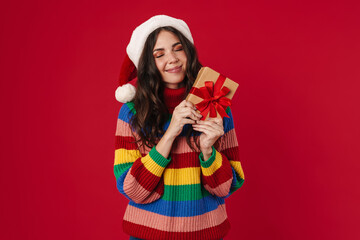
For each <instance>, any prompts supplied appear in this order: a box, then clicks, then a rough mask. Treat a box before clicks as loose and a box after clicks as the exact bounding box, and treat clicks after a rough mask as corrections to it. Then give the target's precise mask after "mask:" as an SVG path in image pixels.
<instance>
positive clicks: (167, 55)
mask: <svg viewBox="0 0 360 240" xmlns="http://www.w3.org/2000/svg"><path fill="white" fill-rule="evenodd" d="M153 56H154V59H155V64H156V67H157V69H158V70H159V72H160V74H161V77H162V80H163V81H164V83H165V86H166V87H168V88H172V89H177V88H179V87H181V83H182V81H183V80H184V78H185V74H186V73H185V70H186V61H187V58H186V54H185V51H184V49H183V47H182V44H181V43H180V40H179V38H178V37H177V36H176V35H175V34H173V33H172V32H168V31H164V30H163V31H161V32H160V33H159V35H158V37H157V40H156V43H155V46H154V49H153Z"/></svg>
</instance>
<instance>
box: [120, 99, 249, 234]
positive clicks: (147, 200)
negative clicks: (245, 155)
mask: <svg viewBox="0 0 360 240" xmlns="http://www.w3.org/2000/svg"><path fill="white" fill-rule="evenodd" d="M176 94H177V93H175V95H176ZM170 95H171V96H170V97H169V98H168V99H167V100H168V102H169V99H171V101H170V102H171V103H173V104H168V108H169V109H170V108H172V109H173V106H176V105H177V104H178V103H179V102H180V101H181V100H182V97H180V96H176V97H175V100H174V99H172V98H173V97H174V96H172V95H173V94H170ZM165 97H166V96H165ZM171 105H172V106H171ZM172 109H171V110H172ZM226 112H227V114H228V115H229V116H230V118H224V131H225V134H224V135H223V136H222V137H221V138H220V139H219V140H218V141H217V144H215V146H214V147H213V152H212V156H211V157H210V158H209V159H208V160H207V161H204V160H203V156H202V153H200V152H194V151H192V150H191V148H190V147H189V146H188V144H187V143H186V136H185V133H186V129H187V127H188V126H186V125H185V127H184V129H183V131H182V133H181V134H180V135H179V136H178V137H177V138H176V139H175V141H174V143H173V145H172V148H171V152H170V155H169V157H168V158H165V157H163V156H162V155H161V154H160V153H159V152H157V151H156V149H155V147H153V148H152V149H143V148H139V147H138V145H137V144H136V143H134V141H135V138H134V136H135V137H137V135H136V134H135V133H134V132H132V131H131V127H130V125H129V120H130V118H131V117H132V115H133V114H134V113H136V112H135V109H134V104H133V103H127V104H124V105H123V106H122V107H121V109H120V113H119V116H118V120H117V129H116V144H115V145H116V150H115V163H114V174H115V177H116V183H117V188H118V190H119V191H120V192H121V193H122V194H123V195H124V196H125V197H127V198H128V199H129V200H130V202H129V204H128V206H127V208H126V211H125V215H124V219H123V230H124V231H125V232H126V233H128V234H129V235H131V236H135V237H138V238H141V239H156V240H161V239H178V240H180V239H194V240H201V239H204V240H205V239H206V240H209V239H220V238H223V237H224V236H225V235H226V234H227V232H228V231H229V229H230V223H229V221H228V219H227V213H226V209H225V198H227V197H229V196H230V195H231V194H232V193H233V192H234V191H235V190H237V189H238V188H240V187H241V186H242V184H243V183H244V173H243V170H242V167H241V164H240V161H239V150H238V142H237V138H236V134H235V129H234V124H233V119H232V114H231V111H230V108H228V109H227V111H226ZM170 119H171V118H169V121H168V122H167V123H166V124H165V127H164V128H165V130H166V129H167V127H168V126H169V123H170ZM191 138H193V137H191Z"/></svg>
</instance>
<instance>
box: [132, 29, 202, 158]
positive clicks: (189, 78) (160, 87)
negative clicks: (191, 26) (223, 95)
mask: <svg viewBox="0 0 360 240" xmlns="http://www.w3.org/2000/svg"><path fill="white" fill-rule="evenodd" d="M161 31H169V32H171V33H173V34H175V35H176V36H177V37H178V38H179V40H180V43H181V44H182V46H183V49H184V52H185V54H186V57H187V62H186V74H185V78H184V80H183V84H184V85H185V88H186V93H189V91H190V89H191V87H192V85H193V83H194V81H195V79H196V76H197V74H198V72H199V70H200V68H201V64H200V62H199V59H198V56H197V52H196V49H195V47H194V45H193V44H192V43H191V42H190V41H189V40H188V39H187V38H186V37H185V36H184V35H183V34H182V33H181V32H180V31H178V30H177V29H176V28H173V27H170V26H166V27H160V28H158V29H156V30H154V31H153V32H152V33H151V34H150V35H149V36H148V38H147V40H146V42H145V45H144V49H143V52H142V54H141V57H140V60H139V65H138V70H137V75H138V80H137V86H136V89H137V90H136V94H135V99H134V108H135V110H136V113H135V114H134V115H133V117H132V118H131V121H130V124H131V126H132V128H133V129H134V131H135V132H136V133H137V135H138V136H139V138H140V139H137V140H136V142H140V143H141V146H143V147H144V146H147V147H149V148H151V147H153V146H154V145H156V144H157V142H158V141H159V139H160V137H161V136H162V135H163V134H164V133H165V131H164V125H165V123H166V121H167V120H168V119H169V114H170V113H169V111H168V109H167V107H166V105H165V102H164V95H163V92H164V89H165V84H164V82H163V81H162V77H161V74H160V72H159V70H158V69H157V67H156V64H155V59H154V56H153V49H154V46H155V43H156V40H157V37H158V35H159V33H160V32H161ZM193 131H194V130H193V129H192V126H191V125H190V127H189V128H188V129H187V131H186V141H187V144H188V145H189V147H190V148H191V149H192V150H194V151H195V148H194V146H193V145H192V143H191V142H190V136H191V135H192V132H193ZM195 145H196V146H197V148H198V149H199V145H198V143H197V141H195Z"/></svg>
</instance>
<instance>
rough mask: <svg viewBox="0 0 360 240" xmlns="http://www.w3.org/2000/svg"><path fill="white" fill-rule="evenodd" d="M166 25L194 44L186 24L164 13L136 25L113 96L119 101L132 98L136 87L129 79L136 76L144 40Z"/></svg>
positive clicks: (128, 100) (126, 100) (124, 101)
mask: <svg viewBox="0 0 360 240" xmlns="http://www.w3.org/2000/svg"><path fill="white" fill-rule="evenodd" d="M166 26H170V27H174V28H176V29H177V30H179V31H180V32H181V33H182V34H183V35H184V36H185V37H186V38H187V39H188V40H189V41H190V42H192V43H193V44H194V40H193V38H192V36H191V32H190V29H189V27H188V25H187V24H186V23H185V22H184V21H183V20H181V19H176V18H173V17H169V16H166V15H157V16H154V17H152V18H150V19H149V20H147V21H146V22H144V23H142V24H141V25H140V26H138V27H137V28H136V29H135V30H134V31H133V33H132V35H131V39H130V42H129V44H128V46H127V48H126V53H127V55H126V56H125V59H124V62H123V64H122V66H121V70H120V77H119V85H120V86H119V87H118V88H117V89H116V91H115V98H116V100H118V101H119V102H122V103H126V102H130V101H131V100H133V99H134V97H135V93H136V89H135V87H134V86H133V85H132V84H130V83H129V81H131V80H132V79H134V78H135V77H136V76H137V74H136V73H137V67H138V64H139V59H140V56H141V53H142V51H143V49H144V45H145V41H146V39H147V38H148V36H149V35H150V34H151V33H152V32H153V31H154V30H156V29H157V28H159V27H166Z"/></svg>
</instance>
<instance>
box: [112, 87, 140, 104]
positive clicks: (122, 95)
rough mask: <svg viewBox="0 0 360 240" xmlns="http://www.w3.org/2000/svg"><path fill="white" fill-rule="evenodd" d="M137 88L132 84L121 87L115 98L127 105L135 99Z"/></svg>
mask: <svg viewBox="0 0 360 240" xmlns="http://www.w3.org/2000/svg"><path fill="white" fill-rule="evenodd" d="M135 93H136V88H135V87H134V86H133V85H131V84H130V83H127V84H124V85H123V86H120V87H118V88H117V89H116V91H115V98H116V100H118V101H119V102H121V103H127V102H130V101H131V100H133V99H134V97H135Z"/></svg>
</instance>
